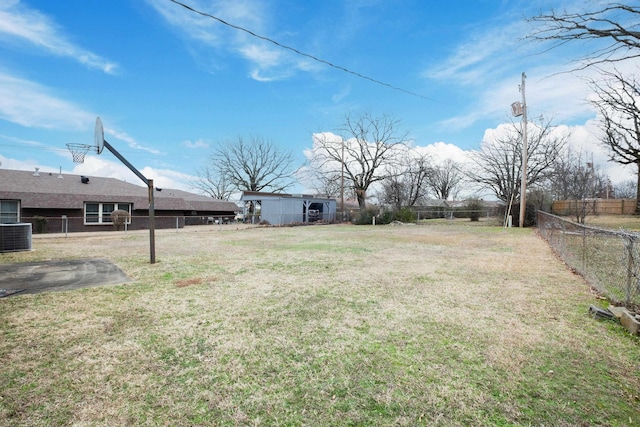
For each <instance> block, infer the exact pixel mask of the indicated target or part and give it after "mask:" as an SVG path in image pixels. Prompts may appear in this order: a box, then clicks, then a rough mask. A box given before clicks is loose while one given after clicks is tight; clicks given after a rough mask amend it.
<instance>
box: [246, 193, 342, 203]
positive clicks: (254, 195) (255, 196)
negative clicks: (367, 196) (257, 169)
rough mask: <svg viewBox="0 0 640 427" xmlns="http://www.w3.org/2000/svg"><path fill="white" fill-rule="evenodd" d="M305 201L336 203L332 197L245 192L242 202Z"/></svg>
mask: <svg viewBox="0 0 640 427" xmlns="http://www.w3.org/2000/svg"><path fill="white" fill-rule="evenodd" d="M282 198H286V199H304V200H317V201H335V199H333V198H330V197H322V196H313V195H310V194H287V193H267V192H262V191H244V192H243V193H242V196H241V197H240V200H259V199H282Z"/></svg>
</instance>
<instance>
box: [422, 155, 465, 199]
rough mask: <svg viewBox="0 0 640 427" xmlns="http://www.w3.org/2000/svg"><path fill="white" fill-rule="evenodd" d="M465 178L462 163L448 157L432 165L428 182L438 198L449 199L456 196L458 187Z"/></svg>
mask: <svg viewBox="0 0 640 427" xmlns="http://www.w3.org/2000/svg"><path fill="white" fill-rule="evenodd" d="M463 179H464V173H463V172H462V169H461V168H460V165H459V164H457V163H456V162H454V161H453V160H451V159H447V160H445V161H444V162H442V163H440V164H436V165H434V166H433V167H432V169H431V174H430V176H429V180H428V183H429V187H430V188H431V191H432V192H433V193H434V194H435V196H436V198H438V199H443V200H447V199H449V197H452V196H453V197H455V194H456V190H457V187H458V186H459V185H460V183H461V182H462V180H463Z"/></svg>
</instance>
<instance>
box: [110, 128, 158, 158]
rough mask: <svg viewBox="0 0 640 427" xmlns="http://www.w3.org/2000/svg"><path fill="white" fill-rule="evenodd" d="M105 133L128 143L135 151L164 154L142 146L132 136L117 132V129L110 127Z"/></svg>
mask: <svg viewBox="0 0 640 427" xmlns="http://www.w3.org/2000/svg"><path fill="white" fill-rule="evenodd" d="M104 131H105V133H107V134H109V135H113V136H114V137H115V138H117V139H119V140H121V141H124V142H126V143H127V145H128V146H129V147H130V148H133V149H136V150H142V151H146V152H148V153H151V154H162V152H161V151H160V150H156V149H155V148H149V147H145V146H144V145H141V144H140V143H138V141H136V140H135V138H133V137H132V136H130V135H129V134H128V133H126V132H123V131H119V130H116V129H114V128H111V127H109V128H107V127H105V128H104ZM105 139H106V138H105Z"/></svg>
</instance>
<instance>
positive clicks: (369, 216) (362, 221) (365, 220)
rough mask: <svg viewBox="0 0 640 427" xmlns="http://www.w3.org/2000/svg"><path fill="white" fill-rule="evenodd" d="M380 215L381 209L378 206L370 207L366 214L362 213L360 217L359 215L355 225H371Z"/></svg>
mask: <svg viewBox="0 0 640 427" xmlns="http://www.w3.org/2000/svg"><path fill="white" fill-rule="evenodd" d="M379 213H380V209H379V208H378V207H377V206H370V207H368V208H366V209H365V211H364V212H362V211H361V212H360V215H358V217H357V218H356V219H355V221H354V223H355V224H356V225H371V224H372V223H373V218H374V217H377V216H378V214H379Z"/></svg>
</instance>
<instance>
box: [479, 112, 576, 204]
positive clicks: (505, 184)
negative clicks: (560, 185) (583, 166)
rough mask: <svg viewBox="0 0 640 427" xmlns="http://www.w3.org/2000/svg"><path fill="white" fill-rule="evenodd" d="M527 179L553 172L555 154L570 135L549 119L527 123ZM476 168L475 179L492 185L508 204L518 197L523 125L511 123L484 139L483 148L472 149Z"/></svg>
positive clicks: (532, 181)
mask: <svg viewBox="0 0 640 427" xmlns="http://www.w3.org/2000/svg"><path fill="white" fill-rule="evenodd" d="M528 130H529V131H528V138H527V143H528V158H527V159H528V161H527V163H528V167H527V182H528V183H529V184H530V185H532V186H534V185H535V184H536V183H538V182H540V181H542V180H544V179H545V178H547V177H548V176H550V174H551V173H552V172H553V165H554V163H555V160H556V158H557V157H558V156H559V155H560V153H561V152H562V149H563V147H564V146H565V144H566V141H567V139H568V137H569V135H568V134H567V133H563V132H557V131H556V128H555V127H553V126H552V125H551V122H550V121H547V122H546V123H541V124H540V125H536V124H534V123H529V125H528ZM470 157H471V160H472V161H473V164H474V165H473V166H474V167H473V168H472V169H471V170H470V171H469V172H468V176H469V178H470V179H471V180H472V181H475V182H477V183H478V184H480V185H482V186H484V187H486V188H488V189H490V190H491V191H492V192H493V193H494V194H495V195H496V197H497V198H498V199H499V200H502V201H504V202H505V203H507V204H510V203H513V202H515V201H516V200H519V197H520V181H521V180H520V177H521V174H522V127H521V126H520V124H519V123H511V126H510V127H509V128H508V129H502V135H501V136H499V137H496V138H495V139H493V140H491V141H484V142H483V143H482V145H481V147H480V150H477V151H473V152H471V156H470Z"/></svg>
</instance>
